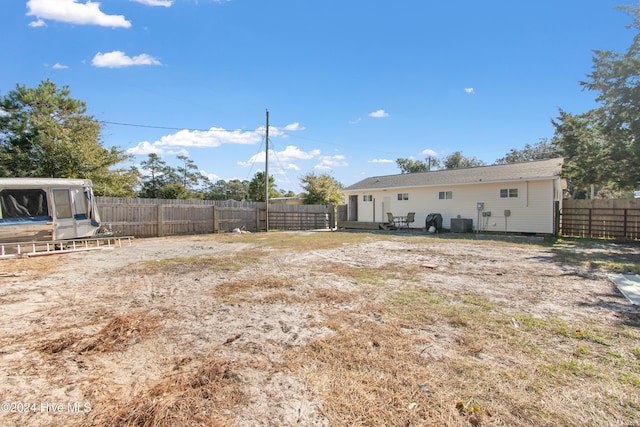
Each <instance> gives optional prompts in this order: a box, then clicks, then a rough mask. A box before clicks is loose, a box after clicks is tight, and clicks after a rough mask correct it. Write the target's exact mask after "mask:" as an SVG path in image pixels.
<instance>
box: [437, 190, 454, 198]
mask: <svg viewBox="0 0 640 427" xmlns="http://www.w3.org/2000/svg"><path fill="white" fill-rule="evenodd" d="M438 199H440V200H451V199H453V191H441V192H439V193H438Z"/></svg>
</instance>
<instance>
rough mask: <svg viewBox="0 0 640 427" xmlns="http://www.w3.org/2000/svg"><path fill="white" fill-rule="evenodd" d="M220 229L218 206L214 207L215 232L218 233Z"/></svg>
mask: <svg viewBox="0 0 640 427" xmlns="http://www.w3.org/2000/svg"><path fill="white" fill-rule="evenodd" d="M219 228H220V223H219V222H218V209H217V206H216V205H213V232H214V233H217V232H218V229H219Z"/></svg>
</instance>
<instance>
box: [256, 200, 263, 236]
mask: <svg viewBox="0 0 640 427" xmlns="http://www.w3.org/2000/svg"><path fill="white" fill-rule="evenodd" d="M256 231H262V230H261V229H260V207H259V206H258V207H256Z"/></svg>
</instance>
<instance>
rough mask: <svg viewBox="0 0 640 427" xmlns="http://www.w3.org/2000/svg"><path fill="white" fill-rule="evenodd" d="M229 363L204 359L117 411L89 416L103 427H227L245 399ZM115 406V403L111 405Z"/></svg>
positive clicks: (237, 377)
mask: <svg viewBox="0 0 640 427" xmlns="http://www.w3.org/2000/svg"><path fill="white" fill-rule="evenodd" d="M234 369H235V367H234V365H233V363H231V362H230V361H229V360H226V359H221V358H215V357H208V358H205V359H204V360H202V361H201V362H200V366H199V367H197V368H195V369H193V370H190V371H184V372H177V373H175V374H174V375H171V376H169V377H168V378H166V379H165V380H164V381H162V382H161V383H159V384H157V385H156V386H154V387H153V388H151V389H149V390H148V391H146V392H144V393H142V394H140V395H138V396H135V397H134V398H133V399H131V400H129V401H128V402H126V403H124V404H119V405H117V406H115V405H114V406H115V407H117V408H118V410H117V411H116V412H115V413H113V412H112V411H104V412H100V413H96V414H94V416H93V421H92V422H93V423H94V425H102V426H105V427H133V426H136V427H173V426H184V427H190V426H194V427H195V426H212V427H213V426H228V425H230V424H233V420H234V415H235V413H234V409H235V408H236V407H237V406H238V405H241V404H242V403H243V402H244V400H245V398H246V396H245V393H244V391H243V386H242V382H241V379H240V377H239V376H238V374H236V373H235V372H234ZM114 403H115V402H114Z"/></svg>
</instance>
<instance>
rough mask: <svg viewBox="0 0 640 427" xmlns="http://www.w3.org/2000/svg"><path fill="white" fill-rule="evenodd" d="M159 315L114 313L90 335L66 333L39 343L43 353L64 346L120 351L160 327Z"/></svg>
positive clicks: (58, 351) (76, 348)
mask: <svg viewBox="0 0 640 427" xmlns="http://www.w3.org/2000/svg"><path fill="white" fill-rule="evenodd" d="M159 321H160V319H159V318H158V317H157V316H152V315H150V314H149V313H148V312H147V311H138V312H134V313H125V314H121V315H118V316H115V317H114V318H113V319H112V320H111V321H110V322H109V323H108V324H107V325H106V326H104V327H103V328H102V329H101V330H100V331H99V332H98V333H97V334H95V335H93V336H89V337H85V336H82V335H80V334H78V333H75V332H72V333H67V334H65V335H63V336H61V337H59V338H56V339H55V340H51V341H47V342H45V343H44V344H42V345H40V346H39V347H38V350H40V351H41V352H43V353H47V354H56V353H60V352H62V351H63V350H66V349H68V348H69V349H72V350H73V351H74V352H76V353H87V352H92V351H93V352H102V353H110V352H114V351H123V350H125V349H126V348H127V347H129V346H131V345H133V344H135V343H137V342H139V341H141V340H142V339H144V338H145V337H147V336H148V335H150V334H151V333H152V332H153V331H155V330H156V329H158V328H159V326H160V324H159Z"/></svg>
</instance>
